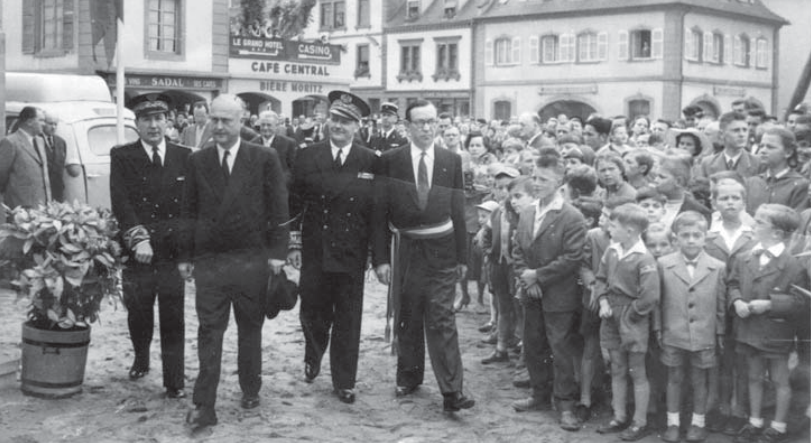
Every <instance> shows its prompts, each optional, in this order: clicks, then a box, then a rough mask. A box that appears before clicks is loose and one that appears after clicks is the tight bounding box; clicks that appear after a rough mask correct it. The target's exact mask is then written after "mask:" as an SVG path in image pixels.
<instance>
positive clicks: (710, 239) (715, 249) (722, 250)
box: [704, 231, 757, 272]
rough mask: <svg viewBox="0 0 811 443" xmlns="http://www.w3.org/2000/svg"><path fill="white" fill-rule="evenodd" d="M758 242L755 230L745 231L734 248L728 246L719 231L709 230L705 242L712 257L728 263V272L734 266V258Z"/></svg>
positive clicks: (706, 250)
mask: <svg viewBox="0 0 811 443" xmlns="http://www.w3.org/2000/svg"><path fill="white" fill-rule="evenodd" d="M756 244H757V240H756V239H755V234H754V232H753V231H744V232H743V233H742V234H741V236H740V237H738V239H737V240H735V244H734V245H732V249H731V250H730V249H729V248H727V245H726V242H725V241H724V239H723V238H722V237H721V235H720V234H719V233H718V232H713V231H710V232H707V239H706V241H705V242H704V251H705V252H707V254H709V255H711V256H712V257H715V258H717V259H718V260H721V261H722V262H724V263H726V264H727V272H728V271H729V269H731V268H732V266H731V265H732V260H734V259H735V257H737V256H739V255H740V254H742V253H744V252H746V251H749V250H751V249H752V248H754V247H755V245H756Z"/></svg>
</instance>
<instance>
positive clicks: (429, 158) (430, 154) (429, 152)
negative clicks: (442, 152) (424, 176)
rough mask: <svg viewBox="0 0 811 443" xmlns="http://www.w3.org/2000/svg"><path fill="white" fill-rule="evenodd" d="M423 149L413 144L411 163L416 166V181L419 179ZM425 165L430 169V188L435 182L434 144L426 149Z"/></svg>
mask: <svg viewBox="0 0 811 443" xmlns="http://www.w3.org/2000/svg"><path fill="white" fill-rule="evenodd" d="M422 153H423V151H422V149H420V148H418V147H416V146H414V145H413V144H412V145H411V163H412V165H413V166H414V183H417V182H418V181H419V172H418V171H419V167H420V158H421V157H422ZM425 167H426V168H427V169H428V188H430V187H431V185H432V184H433V183H434V145H431V146H430V147H429V148H428V149H426V150H425Z"/></svg>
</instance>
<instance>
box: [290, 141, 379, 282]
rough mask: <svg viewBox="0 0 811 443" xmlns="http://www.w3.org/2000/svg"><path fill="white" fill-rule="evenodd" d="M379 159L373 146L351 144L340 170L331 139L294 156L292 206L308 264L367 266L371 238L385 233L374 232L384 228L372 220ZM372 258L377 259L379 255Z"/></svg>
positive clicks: (340, 268) (342, 268)
mask: <svg viewBox="0 0 811 443" xmlns="http://www.w3.org/2000/svg"><path fill="white" fill-rule="evenodd" d="M379 160H380V159H379V157H378V156H377V155H375V153H374V151H372V150H369V149H367V148H364V147H363V146H360V145H358V144H353V145H352V148H351V149H350V151H349V155H348V156H347V157H346V159H345V161H344V164H343V166H342V167H341V169H340V170H339V171H336V170H335V169H334V168H333V157H332V148H331V146H330V143H329V142H328V141H323V142H320V143H316V144H314V145H312V146H310V147H308V148H307V149H304V150H302V151H301V153H300V154H299V156H298V157H297V158H296V166H295V169H294V173H293V186H292V188H291V192H290V212H291V215H292V216H293V217H298V216H300V217H299V218H298V220H297V221H298V222H297V223H296V225H297V227H298V229H296V230H300V231H301V234H302V235H301V237H302V259H303V262H304V267H305V269H309V268H310V267H316V268H317V269H318V270H319V272H320V271H325V272H342V273H353V274H355V273H358V272H362V271H363V270H364V269H365V267H366V264H367V263H366V257H367V254H368V252H369V241H370V239H372V238H377V239H378V240H379V239H380V238H381V236H380V235H376V236H373V235H372V232H374V231H376V230H385V229H386V226H385V224H375V223H373V221H372V217H373V213H372V210H373V208H374V198H375V193H374V186H375V183H376V182H375V177H376V176H377V173H378V169H379ZM383 247H385V246H383ZM373 250H374V251H380V250H381V247H380V246H378V247H377V248H374V249H373ZM374 263H375V264H376V265H377V264H379V263H380V257H375V259H374Z"/></svg>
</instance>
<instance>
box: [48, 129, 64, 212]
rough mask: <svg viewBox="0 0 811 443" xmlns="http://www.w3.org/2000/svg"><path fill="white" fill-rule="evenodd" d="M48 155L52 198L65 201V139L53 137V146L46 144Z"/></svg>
mask: <svg viewBox="0 0 811 443" xmlns="http://www.w3.org/2000/svg"><path fill="white" fill-rule="evenodd" d="M43 146H45V149H46V153H47V156H48V179H49V180H50V182H51V197H52V198H53V199H54V200H56V201H60V202H61V201H64V200H65V180H64V177H63V174H64V173H65V153H66V151H67V146H66V145H65V139H63V138H62V137H60V136H58V135H54V136H53V146H48V143H47V142H46V143H45V144H44V145H43Z"/></svg>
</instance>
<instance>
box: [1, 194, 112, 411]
mask: <svg viewBox="0 0 811 443" xmlns="http://www.w3.org/2000/svg"><path fill="white" fill-rule="evenodd" d="M6 209H8V208H6ZM8 212H10V216H9V218H8V222H7V223H4V224H2V225H0V257H2V261H0V265H2V266H3V267H4V268H5V270H6V272H10V273H11V276H12V278H13V280H12V281H11V284H12V286H13V287H14V289H16V291H17V294H18V300H19V299H21V298H26V299H28V301H29V302H30V304H29V305H28V306H29V310H28V321H26V322H25V323H24V324H23V347H22V374H21V381H22V385H21V387H22V390H23V392H24V393H26V394H32V395H37V396H44V397H66V396H70V395H73V394H76V393H78V392H81V385H82V381H83V379H84V368H85V364H86V362H87V346H88V345H89V343H90V323H92V322H95V321H96V320H98V314H99V309H100V308H101V303H102V301H103V300H104V299H105V298H107V299H109V300H111V301H112V302H115V301H116V300H117V299H118V298H119V297H120V296H121V280H120V278H121V277H120V276H121V269H122V267H123V260H122V257H121V247H120V246H119V244H118V242H117V241H116V235H117V234H118V227H117V223H116V221H115V219H114V218H113V217H112V215H111V213H110V212H109V211H108V210H101V209H94V208H91V207H90V206H88V205H86V204H82V203H78V202H77V203H73V204H70V203H59V202H51V203H48V204H47V205H40V206H39V207H37V208H23V207H18V208H15V209H14V210H11V211H8Z"/></svg>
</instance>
